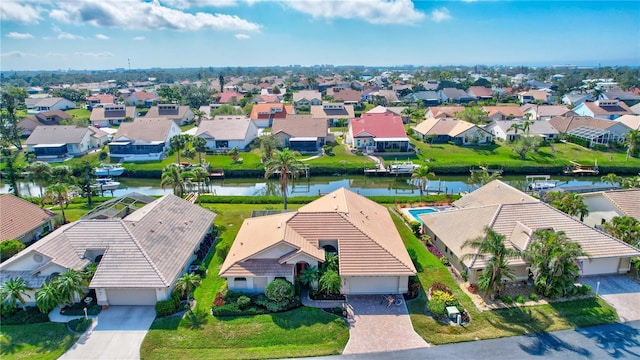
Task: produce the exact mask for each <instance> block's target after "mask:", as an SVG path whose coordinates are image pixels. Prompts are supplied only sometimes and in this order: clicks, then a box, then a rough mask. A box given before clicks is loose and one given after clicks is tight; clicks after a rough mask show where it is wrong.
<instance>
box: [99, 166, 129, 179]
mask: <svg viewBox="0 0 640 360" xmlns="http://www.w3.org/2000/svg"><path fill="white" fill-rule="evenodd" d="M95 170H96V175H97V176H120V175H122V174H123V173H124V170H125V168H124V166H122V165H121V164H115V165H114V164H101V165H100V166H99V167H97V168H95Z"/></svg>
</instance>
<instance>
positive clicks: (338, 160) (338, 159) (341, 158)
mask: <svg viewBox="0 0 640 360" xmlns="http://www.w3.org/2000/svg"><path fill="white" fill-rule="evenodd" d="M332 152H333V154H332V155H325V156H321V157H319V158H317V159H313V160H309V161H305V163H307V164H309V165H310V166H311V168H312V169H313V168H314V167H337V168H343V169H354V168H355V169H364V168H365V167H372V166H374V165H375V163H374V162H373V160H371V159H369V158H368V157H366V156H361V155H355V154H353V153H351V151H349V150H347V148H346V147H345V146H344V145H342V139H338V138H337V139H336V145H335V146H334V147H333V150H332Z"/></svg>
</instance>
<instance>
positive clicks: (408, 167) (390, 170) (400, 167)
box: [364, 161, 420, 175]
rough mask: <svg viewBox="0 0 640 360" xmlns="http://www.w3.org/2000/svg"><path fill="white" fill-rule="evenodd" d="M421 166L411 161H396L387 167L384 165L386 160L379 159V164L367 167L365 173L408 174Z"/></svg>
mask: <svg viewBox="0 0 640 360" xmlns="http://www.w3.org/2000/svg"><path fill="white" fill-rule="evenodd" d="M419 167H420V165H417V164H414V163H413V162H411V161H405V162H394V163H393V164H391V165H389V167H386V166H385V165H384V161H378V165H377V166H376V167H375V168H365V169H364V174H365V175H378V174H382V175H387V174H389V175H406V174H411V173H413V171H414V170H415V169H417V168H419Z"/></svg>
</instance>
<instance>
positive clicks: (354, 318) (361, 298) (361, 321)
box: [342, 295, 429, 355]
mask: <svg viewBox="0 0 640 360" xmlns="http://www.w3.org/2000/svg"><path fill="white" fill-rule="evenodd" d="M382 300H383V296H382V295H349V296H348V297H347V312H348V315H349V316H348V319H349V335H350V336H349V342H348V343H347V346H346V347H345V348H344V351H343V352H342V353H343V354H345V355H347V354H364V353H372V352H381V351H394V350H407V349H417V348H424V347H429V344H428V343H427V342H426V341H424V339H423V338H421V337H420V335H418V334H416V332H415V331H414V330H413V325H412V324H411V319H410V318H409V312H408V311H407V305H406V304H405V302H404V301H402V304H401V305H395V304H392V305H390V306H387V304H385V303H381V302H382Z"/></svg>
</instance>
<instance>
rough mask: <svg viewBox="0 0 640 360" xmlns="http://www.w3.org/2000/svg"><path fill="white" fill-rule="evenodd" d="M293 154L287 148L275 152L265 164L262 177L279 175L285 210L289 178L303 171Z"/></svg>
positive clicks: (300, 163)
mask: <svg viewBox="0 0 640 360" xmlns="http://www.w3.org/2000/svg"><path fill="white" fill-rule="evenodd" d="M295 155H296V154H295V152H293V151H291V150H290V149H289V148H284V149H282V150H276V151H274V153H273V157H272V158H271V159H269V160H267V162H266V163H265V167H264V168H265V171H264V177H265V179H268V178H269V177H271V176H272V175H273V174H276V173H279V177H280V192H281V193H282V199H283V202H284V209H285V210H286V209H287V187H288V185H289V177H292V178H295V177H296V176H298V173H299V172H300V171H301V170H302V169H303V164H302V162H300V160H298V159H296V156H295Z"/></svg>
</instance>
